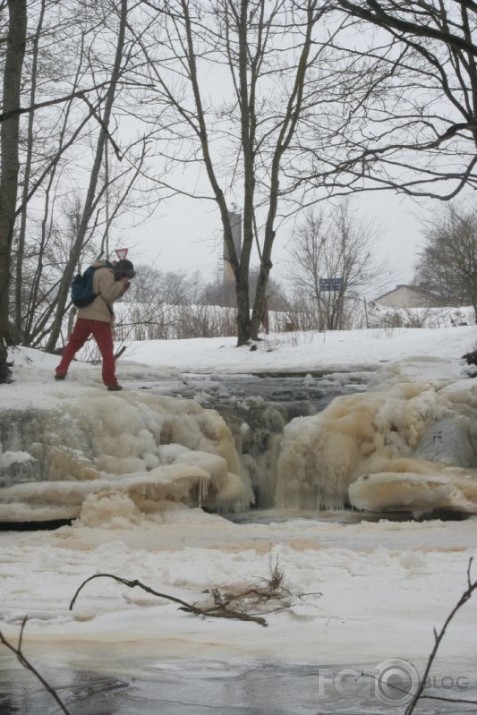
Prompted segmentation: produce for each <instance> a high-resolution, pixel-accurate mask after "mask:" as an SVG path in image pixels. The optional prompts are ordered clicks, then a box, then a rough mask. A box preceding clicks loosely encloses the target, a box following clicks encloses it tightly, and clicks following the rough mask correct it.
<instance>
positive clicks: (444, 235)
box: [416, 204, 477, 321]
mask: <svg viewBox="0 0 477 715" xmlns="http://www.w3.org/2000/svg"><path fill="white" fill-rule="evenodd" d="M424 238H425V243H424V247H423V249H422V251H421V252H420V257H419V261H418V264H417V267H416V281H417V283H418V284H419V285H420V286H422V287H423V288H426V289H427V290H429V291H430V292H432V293H433V294H435V295H436V296H438V299H439V302H440V303H441V305H449V306H461V305H471V306H472V307H473V309H474V313H475V319H476V321H477V210H475V209H470V210H464V209H460V210H459V208H458V207H457V206H454V205H452V204H450V205H447V206H445V208H443V209H441V211H440V212H438V213H434V214H433V215H432V216H431V217H430V218H429V219H428V220H427V222H426V225H425V228H424Z"/></svg>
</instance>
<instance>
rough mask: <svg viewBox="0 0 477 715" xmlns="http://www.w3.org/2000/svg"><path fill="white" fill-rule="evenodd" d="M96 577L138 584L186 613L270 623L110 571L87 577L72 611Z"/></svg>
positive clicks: (71, 606)
mask: <svg viewBox="0 0 477 715" xmlns="http://www.w3.org/2000/svg"><path fill="white" fill-rule="evenodd" d="M96 578H112V579H113V580H114V581H118V582H119V583H122V584H123V585H124V586H127V587H128V588H135V587H136V586H138V587H139V588H142V590H143V591H146V592H147V593H151V594H152V595H153V596H158V598H165V599H167V600H168V601H172V602H173V603H178V604H179V605H180V609H179V610H181V611H185V612H186V613H194V614H195V615H196V616H213V617H215V618H237V619H239V620H241V621H252V622H254V623H258V624H259V625H260V626H267V625H268V624H267V622H266V620H265V619H264V618H262V617H261V616H251V615H249V614H247V613H241V612H239V611H234V610H233V609H230V608H228V606H227V603H223V604H214V606H213V607H212V608H199V607H198V606H194V605H193V604H191V603H187V601H183V600H182V599H181V598H177V597H176V596H171V595H169V594H168V593H161V592H159V591H155V590H154V589H153V588H150V587H149V586H146V585H145V584H143V583H141V581H138V580H137V579H135V580H134V581H130V580H129V579H126V578H121V576H115V575H114V574H109V573H99V574H95V575H94V576H90V577H89V578H87V579H86V581H83V583H82V584H81V586H80V587H79V588H78V589H77V591H76V593H75V595H74V596H73V598H72V600H71V603H70V606H69V609H70V611H71V610H72V609H73V606H74V604H75V602H76V599H77V598H78V596H79V594H80V591H81V590H82V589H83V588H84V586H86V584H87V583H89V582H90V581H93V579H96Z"/></svg>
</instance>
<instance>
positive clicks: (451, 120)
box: [304, 0, 477, 200]
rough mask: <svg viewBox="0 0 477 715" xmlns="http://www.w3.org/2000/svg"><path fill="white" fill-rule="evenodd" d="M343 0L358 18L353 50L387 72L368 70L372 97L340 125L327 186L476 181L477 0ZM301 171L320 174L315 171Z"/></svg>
mask: <svg viewBox="0 0 477 715" xmlns="http://www.w3.org/2000/svg"><path fill="white" fill-rule="evenodd" d="M336 4H337V6H339V7H340V8H341V9H342V10H343V11H344V12H345V13H347V14H348V15H349V16H350V17H352V18H355V19H356V22H357V23H360V25H361V30H362V32H361V36H360V41H359V42H356V43H354V46H353V45H352V44H349V45H348V49H349V50H350V51H352V52H353V54H354V55H355V56H356V57H357V58H358V57H362V56H364V55H367V56H375V57H376V58H379V61H380V62H381V64H382V66H383V68H385V67H387V73H388V78H387V80H386V82H385V83H384V84H382V83H380V84H379V86H378V87H377V88H376V87H373V78H372V76H370V77H369V80H370V82H369V93H368V96H367V98H366V101H365V102H364V103H363V104H362V106H361V108H360V110H359V111H358V112H357V113H355V114H354V116H353V118H352V121H351V122H350V123H349V125H348V127H347V131H346V133H344V134H343V137H342V140H343V141H342V145H341V147H340V149H341V151H340V152H339V154H338V156H337V159H336V161H335V162H334V165H333V166H332V167H331V168H332V173H331V179H330V182H329V184H330V186H333V187H334V189H335V191H336V192H342V193H346V192H348V191H350V190H363V189H367V188H374V189H377V190H379V189H389V188H392V189H395V190H397V191H401V192H404V193H406V194H409V195H417V196H428V197H432V198H438V199H445V200H448V199H451V198H453V197H455V196H456V195H457V194H458V193H459V192H460V191H461V190H462V189H463V188H464V187H465V186H470V187H472V188H475V187H477V172H476V164H477V44H476V42H475V30H476V29H477V6H476V4H475V2H469V1H468V0H429V1H428V2H427V1H426V2H424V1H422V2H421V1H419V2H414V1H412V0H402V2H395V1H394V0H370V1H369V2H367V1H365V0H356V1H353V0H336ZM357 160H358V161H357ZM338 167H341V169H342V170H343V173H342V174H341V175H339V174H337V173H336V170H337V169H338ZM336 176H339V180H338V181H337V182H335V181H334V177H336ZM304 180H307V181H311V182H313V173H312V172H311V173H310V174H308V175H307V176H306V177H304Z"/></svg>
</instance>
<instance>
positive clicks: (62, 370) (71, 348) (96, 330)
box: [56, 318, 116, 385]
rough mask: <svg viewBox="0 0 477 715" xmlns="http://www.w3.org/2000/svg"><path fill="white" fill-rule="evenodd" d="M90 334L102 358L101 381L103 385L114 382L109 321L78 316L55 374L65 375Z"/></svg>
mask: <svg viewBox="0 0 477 715" xmlns="http://www.w3.org/2000/svg"><path fill="white" fill-rule="evenodd" d="M90 335H92V336H93V338H94V339H95V340H96V342H97V344H98V348H99V351H100V353H101V357H102V358H103V373H102V375H103V382H104V384H105V385H115V384H116V374H115V368H116V365H115V360H114V351H113V333H112V330H111V325H110V323H104V322H103V321H101V320H86V319H85V318H78V320H77V321H76V325H75V327H74V328H73V332H72V333H71V336H70V339H69V342H68V345H67V346H66V347H65V349H64V351H63V357H62V358H61V362H60V364H59V365H58V367H57V368H56V374H57V375H66V373H67V372H68V368H69V366H70V362H71V361H72V360H73V358H74V356H75V355H76V353H77V352H78V350H80V348H82V347H83V345H84V344H85V342H86V341H87V340H88V338H89V336H90Z"/></svg>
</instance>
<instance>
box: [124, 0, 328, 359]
mask: <svg viewBox="0 0 477 715" xmlns="http://www.w3.org/2000/svg"><path fill="white" fill-rule="evenodd" d="M143 5H144V10H145V12H146V11H147V12H148V13H149V14H150V13H151V12H152V10H153V9H156V10H157V21H156V25H155V27H156V29H155V32H157V33H158V37H157V38H156V40H155V42H152V41H149V42H146V40H145V39H144V38H143V37H142V36H141V38H140V39H138V41H140V42H141V43H142V47H143V51H144V53H145V55H146V56H147V57H148V58H149V61H150V71H151V75H152V79H153V81H154V83H155V85H156V97H157V103H158V106H163V107H167V111H166V112H165V114H164V116H163V117H162V140H161V141H162V148H161V152H162V154H163V156H168V157H169V158H170V160H171V166H172V167H173V166H175V165H176V162H177V161H179V160H180V161H182V162H183V163H184V164H186V165H187V166H188V167H198V166H200V167H204V168H205V173H206V176H207V180H208V184H209V187H210V189H211V195H210V193H207V194H206V197H208V198H211V199H212V201H214V202H215V203H216V205H217V207H218V210H219V213H220V218H221V222H222V227H223V236H224V242H225V246H226V251H227V257H228V260H229V263H230V267H231V269H232V271H233V275H234V279H235V292H236V303H237V333H238V344H239V345H242V344H244V343H246V342H247V341H248V340H249V339H250V338H256V337H257V335H258V332H259V328H260V324H261V321H262V317H263V311H264V303H265V299H266V294H267V283H268V278H269V273H270V269H271V267H272V260H271V256H272V248H273V245H274V241H275V238H276V231H277V216H278V209H279V202H280V201H281V199H282V198H283V197H284V196H286V195H287V194H288V193H289V192H290V190H292V188H293V187H292V186H290V184H289V183H288V181H286V175H285V173H284V171H283V170H284V166H285V164H287V163H289V162H291V161H292V154H294V153H295V151H296V149H297V147H296V146H295V144H294V137H295V136H296V134H297V131H298V128H299V126H300V123H301V122H302V121H304V120H305V115H306V114H307V113H309V112H311V106H312V104H313V103H314V102H315V98H311V97H310V95H309V93H308V92H307V82H308V80H309V78H310V76H311V74H312V72H313V67H314V65H315V63H316V62H317V60H318V56H319V54H320V52H321V51H323V47H324V46H326V45H327V43H328V42H329V38H328V39H327V40H326V42H324V41H323V40H320V41H318V38H317V27H318V25H319V23H320V20H321V19H322V18H323V17H324V16H325V14H326V13H327V12H328V9H329V8H328V3H321V2H318V0H304V2H303V3H297V2H294V0H273V2H269V1H268V0H214V1H213V2H210V3H206V4H204V3H202V2H199V1H198V0H169V2H167V3H164V4H160V3H155V2H143ZM153 21H154V18H153V16H151V24H152V23H153ZM211 81H212V82H214V81H216V82H217V84H218V86H219V89H218V91H217V92H215V93H214V94H212V93H211ZM212 92H213V90H212ZM214 99H215V101H214ZM166 119H167V124H164V122H165V120H166ZM181 182H182V186H181ZM162 184H163V185H164V186H166V187H167V188H168V189H169V190H170V191H171V192H174V193H175V192H178V191H179V192H182V193H184V194H186V193H187V194H188V195H190V196H200V197H201V198H204V192H203V191H198V192H197V191H196V190H194V189H190V188H189V187H187V188H185V187H184V184H183V178H182V177H181V180H180V181H179V180H178V181H174V175H173V174H172V173H171V174H169V175H168V176H167V179H165V178H163V179H162ZM235 201H237V203H238V204H239V205H240V206H241V214H242V222H241V229H242V244H241V247H240V249H239V250H238V248H237V245H236V244H235V243H234V236H233V231H232V222H231V210H230V209H231V207H232V202H235ZM255 249H256V250H257V253H258V256H259V261H260V270H259V278H258V281H257V286H256V291H255V295H254V298H253V301H252V303H251V302H250V298H249V274H250V266H251V257H252V252H253V251H254V250H255Z"/></svg>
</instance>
